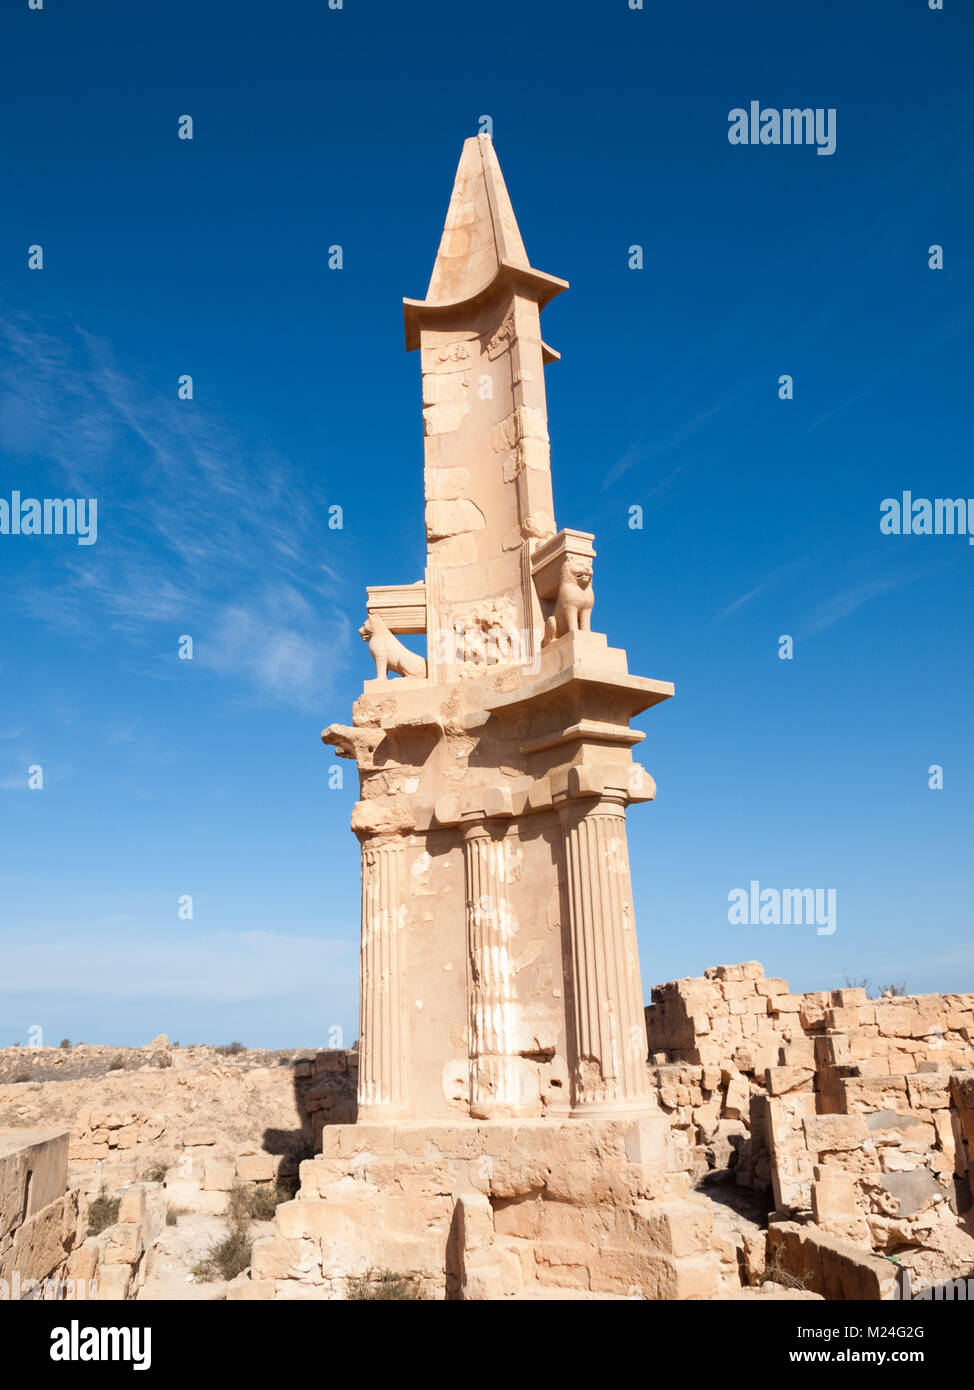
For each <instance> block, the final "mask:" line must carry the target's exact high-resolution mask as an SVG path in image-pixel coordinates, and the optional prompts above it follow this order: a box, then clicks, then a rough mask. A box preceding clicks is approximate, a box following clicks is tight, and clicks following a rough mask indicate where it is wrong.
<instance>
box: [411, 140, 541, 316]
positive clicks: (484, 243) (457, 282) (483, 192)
mask: <svg viewBox="0 0 974 1390" xmlns="http://www.w3.org/2000/svg"><path fill="white" fill-rule="evenodd" d="M505 264H506V265H510V266H517V267H519V268H520V269H521V270H530V269H531V265H530V262H529V261H528V257H527V252H526V251H525V249H524V242H523V241H522V240H521V233H520V231H519V230H518V225H517V219H516V218H515V216H514V209H513V207H512V206H511V199H510V196H509V195H508V192H507V186H506V185H505V183H504V175H503V174H502V173H501V166H500V165H499V164H498V162H497V155H496V154H495V153H494V142H493V141H492V140H491V138H490V136H489V135H475V136H473V137H472V138H471V139H469V140H467V141H466V142H465V144H464V146H463V153H462V154H461V156H460V163H459V165H458V166H457V176H456V179H455V180H454V183H453V196H452V197H451V198H450V206H449V209H448V210H447V214H446V223H445V225H444V227H443V236H442V238H441V239H440V249H439V251H438V252H437V255H436V264H435V265H434V267H433V274H432V276H431V278H430V283H429V289H428V290H427V291H426V303H427V304H450V303H454V302H456V301H457V300H465V299H472V298H473V297H474V296H475V295H476V294H477V293H478V292H479V291H480V290H482V289H485V288H486V287H487V286H488V285H489V284H490V283H491V281H492V280H493V279H494V277H495V276H496V274H497V272H498V270H499V269H500V267H501V266H502V265H505Z"/></svg>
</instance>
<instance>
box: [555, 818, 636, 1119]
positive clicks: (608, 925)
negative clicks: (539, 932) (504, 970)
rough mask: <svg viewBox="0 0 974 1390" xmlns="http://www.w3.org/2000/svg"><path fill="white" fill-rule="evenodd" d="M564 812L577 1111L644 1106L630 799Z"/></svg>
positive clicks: (573, 1070) (623, 1109)
mask: <svg viewBox="0 0 974 1390" xmlns="http://www.w3.org/2000/svg"><path fill="white" fill-rule="evenodd" d="M559 814H560V817H561V821H562V826H563V830H564V837H565V838H564V844H565V870H566V875H565V877H566V890H567V898H568V912H569V929H570V939H571V957H572V959H571V966H572V969H571V974H572V996H573V998H572V1008H573V1022H574V1032H575V1036H574V1056H573V1058H572V1066H571V1073H572V1114H573V1115H577V1116H581V1115H590V1114H597V1113H599V1112H602V1111H611V1112H617V1111H623V1112H628V1111H640V1110H644V1109H647V1108H648V1107H649V1077H648V1073H647V1068H646V1056H647V1043H646V1020H645V1015H644V1013H643V997H642V984H641V982H640V977H639V953H638V948H637V944H636V923H635V915H634V913H633V905H632V886H631V883H630V879H629V855H628V849H627V845H626V816H625V804H624V801H623V799H622V797H621V796H620V798H619V799H618V800H617V799H614V798H611V797H608V796H602V797H599V798H598V799H585V800H582V801H576V800H572V801H568V802H565V803H563V804H562V806H561V807H560V808H559Z"/></svg>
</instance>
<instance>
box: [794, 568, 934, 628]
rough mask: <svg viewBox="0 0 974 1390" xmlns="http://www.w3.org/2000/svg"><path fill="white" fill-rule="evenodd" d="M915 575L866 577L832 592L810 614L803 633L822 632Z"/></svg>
mask: <svg viewBox="0 0 974 1390" xmlns="http://www.w3.org/2000/svg"><path fill="white" fill-rule="evenodd" d="M915 577H916V576H915V575H907V574H903V575H898V576H888V577H885V578H882V577H881V578H876V579H868V580H866V581H865V582H863V583H861V584H853V585H852V586H851V587H850V588H848V589H843V590H842V591H841V593H838V594H834V595H833V597H832V598H830V599H827V600H826V601H825V603H822V604H819V606H818V607H817V608H816V609H815V611H814V613H813V614H812V617H811V620H810V621H809V622H808V623H807V624H806V626H805V629H804V634H803V635H804V636H806V637H810V636H812V634H814V633H816V632H824V631H825V629H826V628H828V627H831V626H832V625H833V623H838V622H841V620H842V619H843V618H847V617H848V616H849V614H850V613H854V612H855V611H856V609H857V608H861V607H862V606H863V604H864V603H869V602H870V601H871V600H872V599H874V598H879V597H880V596H881V595H882V594H888V593H891V592H892V590H894V589H899V588H902V586H903V585H904V584H908V583H910V581H911V580H912V579H913V578H915Z"/></svg>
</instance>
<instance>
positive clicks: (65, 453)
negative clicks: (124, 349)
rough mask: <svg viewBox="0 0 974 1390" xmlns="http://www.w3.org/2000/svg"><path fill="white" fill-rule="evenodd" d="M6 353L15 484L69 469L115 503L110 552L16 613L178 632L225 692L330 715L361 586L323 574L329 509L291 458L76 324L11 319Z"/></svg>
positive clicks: (102, 526) (54, 581)
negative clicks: (159, 383) (354, 595)
mask: <svg viewBox="0 0 974 1390" xmlns="http://www.w3.org/2000/svg"><path fill="white" fill-rule="evenodd" d="M0 351H2V352H3V353H4V354H5V356H6V358H7V361H8V363H9V364H10V368H11V369H10V370H8V371H7V373H6V374H5V383H4V387H3V390H2V391H0V445H2V446H3V448H4V449H5V450H6V452H7V453H8V455H10V458H11V463H10V465H9V467H8V472H9V471H10V469H11V468H13V467H14V466H15V465H16V466H19V467H20V468H21V469H22V470H23V474H24V481H25V482H28V481H29V480H30V479H31V478H32V477H36V476H37V475H38V473H45V474H46V475H50V473H51V470H54V472H55V474H56V477H57V479H58V480H59V481H60V482H61V484H62V485H63V490H64V491H65V492H67V493H69V494H70V493H74V494H75V495H77V496H94V497H97V498H98V499H99V541H98V544H97V545H96V546H92V547H89V548H86V549H85V551H84V552H83V553H76V552H70V553H67V552H65V553H63V554H62V555H61V556H60V557H59V563H58V564H57V567H56V568H53V567H52V568H51V569H50V570H48V571H47V573H46V578H45V582H44V584H43V587H34V588H30V587H27V586H22V587H21V588H20V589H19V591H18V592H16V594H12V595H11V601H14V602H17V603H18V604H19V605H20V607H21V609H22V611H24V612H26V613H27V614H28V615H29V616H30V617H31V618H32V619H34V620H37V621H40V622H44V623H47V624H54V625H57V626H59V627H62V628H67V629H71V630H74V631H75V632H79V633H89V632H90V633H95V634H100V635H104V633H105V632H106V631H112V632H115V633H121V634H123V635H124V636H125V637H126V638H127V639H129V640H130V641H131V642H132V643H133V644H138V643H142V644H145V643H146V642H147V641H148V642H149V643H157V644H158V643H159V642H160V641H162V640H163V639H162V636H161V634H160V633H159V632H158V629H159V628H160V627H166V628H168V629H170V630H169V631H168V632H166V634H165V638H164V641H165V643H166V645H167V647H171V649H172V650H173V651H175V637H176V636H178V635H179V634H180V633H182V632H183V631H189V632H191V634H192V635H194V638H196V639H198V640H199V648H200V659H201V660H202V661H203V662H204V664H207V665H209V666H210V668H211V669H213V670H215V671H217V672H219V673H220V674H221V675H222V676H223V677H225V678H227V679H230V680H236V681H239V682H244V683H245V684H246V686H247V687H248V688H249V689H250V690H251V691H252V692H253V693H254V694H256V695H258V696H260V697H262V698H267V699H271V700H274V701H279V702H283V703H287V704H292V705H296V706H299V707H302V708H306V707H308V706H309V705H311V704H312V703H315V704H317V703H319V702H320V700H321V698H322V695H323V694H324V693H326V691H327V688H328V686H329V684H330V682H331V680H332V679H333V678H334V675H335V673H336V671H337V670H338V669H339V668H340V667H341V665H342V664H343V662H344V660H345V659H346V657H347V652H348V648H349V624H348V623H347V622H346V621H345V620H344V618H343V617H342V616H341V614H340V613H339V611H338V607H337V604H338V602H339V601H340V600H341V599H343V598H345V597H346V596H347V586H346V583H345V581H344V580H343V578H342V576H341V575H340V574H339V573H337V572H336V570H335V569H334V568H332V567H329V566H327V565H325V564H323V563H322V562H321V548H322V541H321V535H322V517H323V515H324V501H323V499H321V498H318V497H315V496H313V495H312V493H311V490H310V489H309V488H308V487H307V486H305V484H304V482H303V481H302V479H301V478H300V476H299V475H298V473H297V471H296V470H295V469H294V468H293V467H292V466H291V465H290V464H289V463H288V462H287V461H286V460H284V459H283V458H281V457H280V456H279V455H278V454H277V453H276V452H275V451H273V450H272V449H270V448H268V447H266V446H264V445H262V444H257V445H254V443H253V442H251V441H243V440H241V439H239V438H238V437H237V436H236V434H235V433H234V431H233V430H232V429H231V428H229V427H228V425H227V424H226V422H225V421H223V420H221V419H220V418H219V417H217V416H216V415H214V414H213V413H211V412H209V411H208V410H207V409H206V408H204V407H203V406H201V405H200V404H199V403H198V402H195V401H193V402H187V401H179V400H177V399H176V398H175V390H173V392H172V394H171V395H166V396H164V395H162V394H161V393H160V392H159V391H157V390H155V389H152V388H150V387H149V386H146V385H145V384H143V383H141V382H139V381H138V380H137V379H136V378H135V377H134V376H133V375H132V374H130V373H127V372H124V371H123V370H122V369H121V368H120V367H119V366H118V365H117V363H116V362H115V360H114V358H113V355H112V352H111V349H110V348H109V346H108V345H107V344H105V343H103V342H101V341H99V340H98V339H96V338H94V337H93V336H92V335H91V334H89V333H87V332H86V331H85V330H84V329H82V328H79V327H78V326H77V325H75V324H73V323H71V322H68V321H65V322H60V323H56V324H54V325H53V326H52V325H51V324H45V323H41V322H39V321H37V320H35V319H32V318H30V317H28V316H25V315H23V314H2V313H0ZM11 485H12V486H17V482H16V481H15V482H13V483H12V484H11ZM174 629H175V630H174ZM149 673H150V674H152V671H151V669H150V672H149ZM155 674H160V675H161V674H163V672H162V670H161V669H159V668H158V665H157V670H156V672H155Z"/></svg>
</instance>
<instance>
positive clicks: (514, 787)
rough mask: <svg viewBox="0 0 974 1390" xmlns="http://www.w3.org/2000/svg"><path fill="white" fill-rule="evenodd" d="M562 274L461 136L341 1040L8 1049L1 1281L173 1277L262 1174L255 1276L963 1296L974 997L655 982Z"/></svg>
mask: <svg viewBox="0 0 974 1390" xmlns="http://www.w3.org/2000/svg"><path fill="white" fill-rule="evenodd" d="M565 288H567V286H566V284H565V282H564V281H563V280H559V279H556V278H555V277H554V276H552V275H549V274H546V273H544V272H541V271H538V270H535V269H534V268H532V266H531V264H530V262H529V260H528V257H527V254H526V252H525V249H524V245H523V242H522V240H521V237H520V233H519V231H518V227H517V223H516V221H515V218H514V213H513V210H512V207H511V203H510V199H509V197H508V194H507V190H506V188H505V185H504V181H503V178H502V176H501V172H500V168H499V166H498V163H497V159H496V156H495V154H494V150H493V146H492V143H491V141H490V139H489V138H487V137H486V136H479V137H476V138H474V139H470V140H468V141H467V142H466V144H465V145H464V148H463V153H462V156H461V159H460V164H459V168H458V170H457V175H456V181H455V184H454V188H453V195H452V198H451V200H450V205H449V210H448V213H447V218H446V225H445V227H444V231H443V236H442V240H441V243H440V248H439V252H438V255H437V257H436V262H435V265H434V269H433V274H432V278H431V280H430V285H429V289H428V291H427V295H426V298H425V299H423V300H409V299H407V300H406V301H405V327H406V346H407V348H409V349H413V348H418V349H419V351H420V363H421V368H422V383H423V419H424V435H425V499H426V517H425V523H426V539H427V563H426V569H425V573H424V575H423V577H422V578H420V579H416V578H412V579H411V580H409V579H408V578H407V582H405V583H401V584H392V583H383V584H381V585H376V586H373V587H370V588H369V589H368V592H367V600H366V610H367V611H366V616H365V620H364V622H363V624H362V627H361V628H360V630H359V631H360V636H361V637H362V639H363V642H365V643H367V645H368V652H369V654H370V656H371V658H372V659H373V660H374V662H375V669H376V674H375V678H374V679H368V680H366V681H365V683H364V689H363V693H362V695H361V696H360V697H359V699H358V700H356V702H355V706H354V710H353V714H352V722H351V723H350V724H332V725H330V726H329V727H328V728H327V729H325V731H324V733H323V734H322V739H323V741H324V742H325V743H326V744H327V745H329V746H331V747H333V748H335V749H336V750H337V752H338V754H339V756H342V757H345V758H348V759H352V760H354V761H355V763H356V765H357V768H358V772H359V776H360V799H359V800H358V801H357V803H356V805H355V808H354V811H353V814H352V829H353V831H354V832H355V834H356V836H357V837H358V840H359V841H360V844H361V873H362V922H361V929H362V945H361V1037H360V1040H359V1043H358V1045H357V1047H355V1048H352V1049H349V1050H348V1051H344V1050H330V1051H323V1052H320V1053H317V1054H303V1053H301V1054H295V1055H288V1056H273V1055H262V1054H257V1055H253V1056H250V1055H246V1053H245V1050H244V1049H243V1048H242V1045H236V1046H234V1045H231V1047H229V1048H228V1047H224V1048H221V1049H213V1048H203V1047H188V1048H180V1047H179V1046H178V1045H176V1046H170V1044H169V1042H168V1039H166V1038H165V1037H164V1036H160V1037H158V1038H156V1039H155V1040H154V1042H153V1043H151V1044H149V1045H148V1046H147V1047H146V1048H144V1049H139V1050H135V1051H134V1052H133V1054H132V1055H131V1056H126V1057H122V1056H121V1054H118V1056H116V1057H115V1058H114V1059H109V1057H108V1056H107V1055H105V1054H107V1053H108V1052H109V1051H111V1050H110V1049H106V1048H103V1047H88V1048H85V1047H79V1048H77V1049H75V1050H74V1052H73V1053H72V1052H70V1051H65V1052H58V1050H55V1049H51V1048H47V1049H43V1048H37V1049H26V1048H25V1049H20V1048H17V1049H10V1050H9V1053H10V1055H6V1054H0V1124H3V1125H5V1126H9V1129H8V1130H7V1131H5V1132H4V1133H3V1134H0V1287H2V1288H3V1289H7V1290H8V1292H7V1293H6V1295H5V1296H7V1297H14V1298H18V1297H40V1296H44V1297H46V1296H48V1294H47V1293H42V1292H39V1290H40V1289H41V1288H42V1286H43V1287H46V1286H48V1285H50V1284H51V1282H52V1281H53V1282H54V1284H55V1285H56V1284H58V1282H59V1281H60V1280H62V1279H67V1280H70V1281H72V1282H73V1283H76V1284H78V1285H79V1287H80V1288H81V1290H82V1292H81V1293H80V1294H77V1295H74V1296H78V1297H98V1298H109V1299H111V1298H114V1299H125V1298H151V1297H154V1298H159V1297H172V1296H173V1289H174V1288H176V1287H177V1283H176V1281H177V1280H178V1279H182V1278H184V1277H185V1278H186V1279H190V1280H191V1279H193V1278H194V1277H195V1276H194V1275H193V1274H192V1273H190V1274H188V1275H184V1273H183V1271H184V1269H185V1267H186V1266H185V1264H184V1265H180V1264H179V1258H180V1249H182V1253H183V1256H184V1257H185V1254H186V1250H185V1247H186V1239H185V1238H184V1237H183V1236H182V1235H181V1234H180V1232H181V1231H183V1230H186V1229H188V1227H189V1226H190V1225H191V1223H192V1222H193V1221H194V1220H195V1221H197V1222H205V1221H206V1220H212V1219H213V1218H215V1217H216V1216H218V1215H222V1214H223V1213H224V1212H226V1211H227V1210H228V1208H229V1207H231V1206H232V1204H233V1203H234V1201H238V1200H239V1198H240V1195H241V1192H243V1193H244V1196H245V1197H247V1200H249V1201H251V1202H252V1204H253V1205H254V1209H255V1210H259V1212H260V1213H261V1220H260V1221H259V1222H258V1223H257V1227H256V1228H255V1233H256V1236H257V1238H256V1239H255V1240H253V1242H252V1246H251V1245H250V1244H248V1246H247V1256H246V1257H245V1258H249V1259H250V1265H249V1268H245V1269H243V1272H240V1273H237V1274H236V1275H235V1277H234V1276H231V1275H230V1274H227V1275H225V1278H224V1282H223V1283H222V1284H218V1285H217V1286H216V1287H217V1288H221V1289H223V1291H224V1293H225V1296H226V1297H228V1298H230V1299H234V1300H241V1299H253V1300H264V1299H325V1298H335V1299H341V1298H346V1297H352V1296H356V1295H352V1294H350V1293H349V1286H350V1280H354V1279H357V1280H359V1281H364V1283H365V1284H366V1285H368V1282H369V1280H370V1279H371V1278H372V1277H373V1275H375V1274H377V1273H378V1274H380V1275H381V1274H382V1273H383V1272H390V1271H391V1272H392V1273H393V1274H394V1275H395V1276H396V1277H401V1278H403V1279H405V1280H407V1281H409V1283H410V1285H411V1287H412V1288H413V1289H415V1290H418V1291H419V1292H420V1293H421V1295H422V1296H424V1297H428V1298H438V1299H443V1298H446V1299H501V1298H515V1299H517V1298H568V1297H586V1298H605V1299H611V1298H639V1299H714V1298H734V1299H750V1298H761V1299H764V1298H769V1297H771V1298H795V1299H818V1298H826V1299H857V1300H859V1299H877V1298H882V1299H894V1298H903V1297H913V1296H915V1294H913V1293H911V1292H910V1290H911V1288H912V1289H914V1290H915V1289H917V1288H920V1287H924V1286H925V1287H927V1288H930V1287H932V1286H934V1285H936V1283H937V1281H944V1280H947V1281H951V1280H955V1281H964V1280H967V1281H969V1283H970V1288H971V1292H970V1293H968V1294H966V1295H965V1296H966V1297H974V1227H972V1215H974V995H971V994H946V995H927V996H907V995H887V996H884V997H880V998H868V997H867V994H866V991H865V990H864V989H862V988H858V987H855V988H854V987H851V986H847V987H845V988H837V989H833V990H828V991H822V992H818V993H805V994H796V993H792V992H791V990H790V989H789V986H788V983H787V981H785V980H783V979H780V978H775V977H771V978H769V977H767V976H766V975H765V973H764V969H763V967H762V966H761V965H760V964H758V963H757V962H756V961H745V962H742V963H739V964H735V965H722V966H716V967H714V968H713V969H710V970H708V971H706V972H705V974H704V976H702V977H700V978H694V979H681V980H676V981H672V982H670V983H667V984H662V985H657V986H655V987H654V988H653V989H652V992H651V1002H650V1003H649V1005H644V999H645V996H644V993H643V988H642V984H641V978H640V966H639V959H638V951H637V943H636V929H635V921H634V915H633V902H632V893H631V887H630V877H629V865H628V855H627V846H626V808H627V807H628V806H629V805H630V804H631V803H633V802H641V801H648V800H652V799H653V796H654V794H655V786H654V783H653V780H652V778H651V777H650V775H649V773H648V772H646V771H645V769H643V768H642V767H641V766H640V765H639V764H638V763H637V762H635V761H634V759H633V756H632V749H633V747H634V746H635V745H636V744H638V743H639V742H640V741H641V740H642V738H643V734H642V733H641V732H640V731H638V730H635V729H633V728H631V727H630V722H631V720H632V719H633V717H634V716H635V715H638V714H640V713H642V712H644V711H646V710H648V709H649V708H651V707H652V706H653V705H655V704H657V703H659V702H660V701H661V700H664V699H667V698H668V697H669V696H671V695H672V694H673V686H672V685H670V684H669V683H667V682H665V681H661V680H653V679H647V678H644V677H639V676H632V675H630V674H629V672H628V667H627V661H626V654H625V652H624V651H623V650H621V649H620V648H618V647H612V646H610V645H609V643H608V639H607V637H606V636H605V635H603V634H602V633H600V632H598V630H597V627H596V624H597V618H596V620H595V623H593V616H594V614H597V611H598V610H597V609H595V608H594V586H593V562H594V559H595V549H594V543H593V542H594V538H593V536H592V535H590V534H588V533H587V532H584V531H575V530H568V529H561V530H559V529H558V527H557V525H556V522H555V517H554V502H553V495H552V481H551V469H550V460H549V447H548V431H547V415H546V406H545V387H544V367H545V365H546V364H548V363H551V362H554V361H555V360H556V359H557V356H558V354H557V353H556V352H555V351H554V350H553V349H552V348H550V347H548V346H547V344H546V343H545V342H544V341H543V339H542V337H541V330H540V311H541V309H542V308H544V306H545V305H546V304H547V302H548V301H549V300H550V299H551V298H552V297H553V296H554V295H555V294H558V293H559V292H560V291H562V290H563V289H565ZM418 524H419V519H418V517H417V525H418ZM380 555H381V547H380V545H379V543H378V541H377V542H376V563H377V564H378V563H379V561H380ZM378 577H381V578H383V579H389V578H390V576H388V575H381V574H380V575H379V576H378ZM402 637H405V638H407V639H410V638H412V639H416V638H425V653H423V652H420V651H418V650H415V649H413V648H411V647H410V646H408V645H407V644H406V643H405V642H403V641H401V640H400V638H402ZM237 1053H241V1054H244V1055H241V1056H238V1055H236V1054H237ZM25 1058H27V1059H28V1060H30V1062H31V1066H30V1067H27V1068H26V1070H25V1065H24V1059H25ZM116 1063H117V1064H118V1065H116ZM281 1063H284V1064H285V1065H284V1066H281ZM129 1067H130V1068H131V1074H129V1072H128V1070H127V1069H128V1068H129ZM8 1068H9V1070H8ZM59 1069H60V1070H61V1073H62V1075H65V1074H68V1073H70V1074H71V1077H72V1079H71V1080H61V1081H60V1082H59V1081H57V1080H56V1079H55V1078H56V1074H57V1072H58V1070H59ZM21 1073H24V1074H21ZM310 1155H313V1156H310ZM247 1194H249V1196H247ZM256 1199H260V1200H256ZM106 1200H107V1201H108V1202H109V1206H110V1208H111V1210H110V1218H111V1219H110V1221H108V1219H107V1218H106V1222H107V1224H101V1225H99V1224H98V1223H96V1225H95V1226H93V1225H91V1224H90V1223H89V1212H90V1211H92V1210H94V1207H95V1204H96V1203H101V1204H102V1206H103V1207H104V1203H105V1202H106ZM272 1220H273V1225H272V1224H271V1221H272ZM96 1227H97V1228H96ZM167 1229H168V1230H169V1231H170V1232H172V1231H173V1230H175V1234H170V1236H168V1237H167ZM203 1229H204V1228H203V1227H202V1226H201V1227H200V1230H201V1231H202V1230H203ZM191 1234H192V1232H191V1231H190V1235H191ZM211 1235H212V1231H211ZM167 1240H168V1241H169V1244H167V1243H166V1242H167ZM180 1241H182V1246H180ZM238 1268H242V1265H240V1266H238ZM911 1281H912V1282H911ZM183 1287H184V1286H183ZM56 1296H62V1295H56ZM177 1296H179V1295H177ZM181 1296H186V1295H185V1294H183V1295H181ZM209 1296H213V1295H209Z"/></svg>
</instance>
